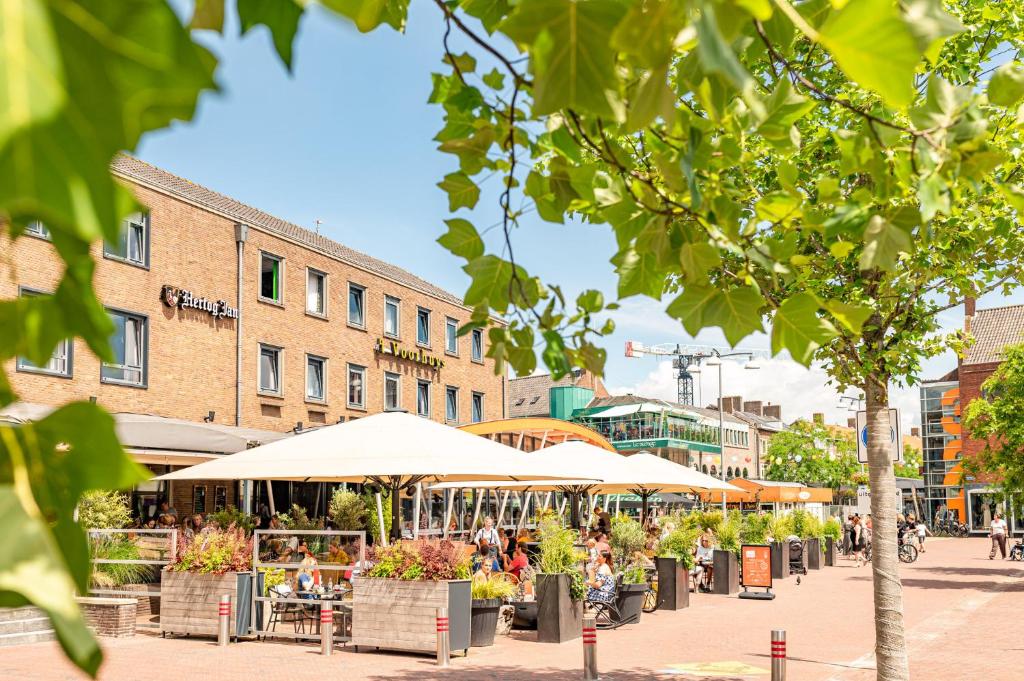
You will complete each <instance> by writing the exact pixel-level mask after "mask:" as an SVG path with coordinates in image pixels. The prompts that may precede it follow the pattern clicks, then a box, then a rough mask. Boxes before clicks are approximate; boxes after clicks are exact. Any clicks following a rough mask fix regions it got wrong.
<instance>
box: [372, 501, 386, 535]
mask: <svg viewBox="0 0 1024 681" xmlns="http://www.w3.org/2000/svg"><path fill="white" fill-rule="evenodd" d="M373 496H374V498H375V499H376V501H377V523H378V525H377V526H378V527H380V533H379V534H378V535H377V536H379V537H380V543H381V544H383V545H384V546H387V545H388V533H387V529H386V528H385V527H384V507H383V505H382V504H381V503H380V492H377V493H376V494H374V495H373Z"/></svg>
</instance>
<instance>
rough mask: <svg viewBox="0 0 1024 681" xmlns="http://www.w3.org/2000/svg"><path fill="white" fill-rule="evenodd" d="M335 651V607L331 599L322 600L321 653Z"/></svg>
mask: <svg viewBox="0 0 1024 681" xmlns="http://www.w3.org/2000/svg"><path fill="white" fill-rule="evenodd" d="M333 652H334V607H333V604H332V603H331V601H330V600H329V599H326V598H324V599H321V600H320V654H321V655H331V654H332V653H333Z"/></svg>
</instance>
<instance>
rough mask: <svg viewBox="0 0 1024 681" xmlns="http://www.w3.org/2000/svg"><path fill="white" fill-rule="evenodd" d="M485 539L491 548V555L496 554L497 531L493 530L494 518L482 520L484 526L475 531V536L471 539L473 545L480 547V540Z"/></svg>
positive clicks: (488, 517)
mask: <svg viewBox="0 0 1024 681" xmlns="http://www.w3.org/2000/svg"><path fill="white" fill-rule="evenodd" d="M481 539H486V540H487V544H488V546H490V548H491V553H494V554H497V552H498V542H499V541H500V540H499V539H498V531H497V530H496V529H494V518H492V517H491V516H487V517H486V518H484V526H483V527H481V528H480V529H479V530H477V531H476V536H474V537H473V543H474V544H476V545H477V548H479V547H480V540H481Z"/></svg>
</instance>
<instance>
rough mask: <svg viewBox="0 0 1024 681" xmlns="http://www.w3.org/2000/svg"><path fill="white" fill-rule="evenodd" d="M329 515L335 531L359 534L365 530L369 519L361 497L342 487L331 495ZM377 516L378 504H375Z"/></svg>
mask: <svg viewBox="0 0 1024 681" xmlns="http://www.w3.org/2000/svg"><path fill="white" fill-rule="evenodd" d="M327 513H328V514H329V515H330V517H331V522H332V523H334V527H335V529H338V530H345V531H348V532H358V531H359V530H362V529H364V528H365V527H366V519H367V518H368V517H369V515H368V513H367V508H366V504H365V503H363V500H362V499H361V498H360V497H359V495H358V494H356V493H355V492H349V491H348V490H345V489H341V488H340V487H339V488H338V489H336V490H334V494H332V495H331V502H330V504H329V505H328V506H327ZM376 515H377V514H376V504H374V516H376Z"/></svg>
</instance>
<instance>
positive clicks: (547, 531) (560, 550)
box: [538, 518, 587, 601]
mask: <svg viewBox="0 0 1024 681" xmlns="http://www.w3.org/2000/svg"><path fill="white" fill-rule="evenodd" d="M538 532H539V534H540V547H539V551H540V559H539V561H538V567H539V568H540V572H543V573H547V574H567V575H569V595H570V597H571V598H572V599H573V600H577V601H581V600H583V599H584V598H585V597H586V593H587V590H586V585H585V584H584V582H583V575H582V574H581V573H580V564H581V563H582V562H583V560H584V558H585V554H584V553H583V552H581V551H577V550H576V547H575V546H574V544H575V542H576V533H575V532H573V531H572V530H570V529H568V528H564V527H562V526H561V525H560V524H559V522H558V520H557V519H556V518H545V519H544V521H543V522H542V523H541V525H540V528H539V529H538Z"/></svg>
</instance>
